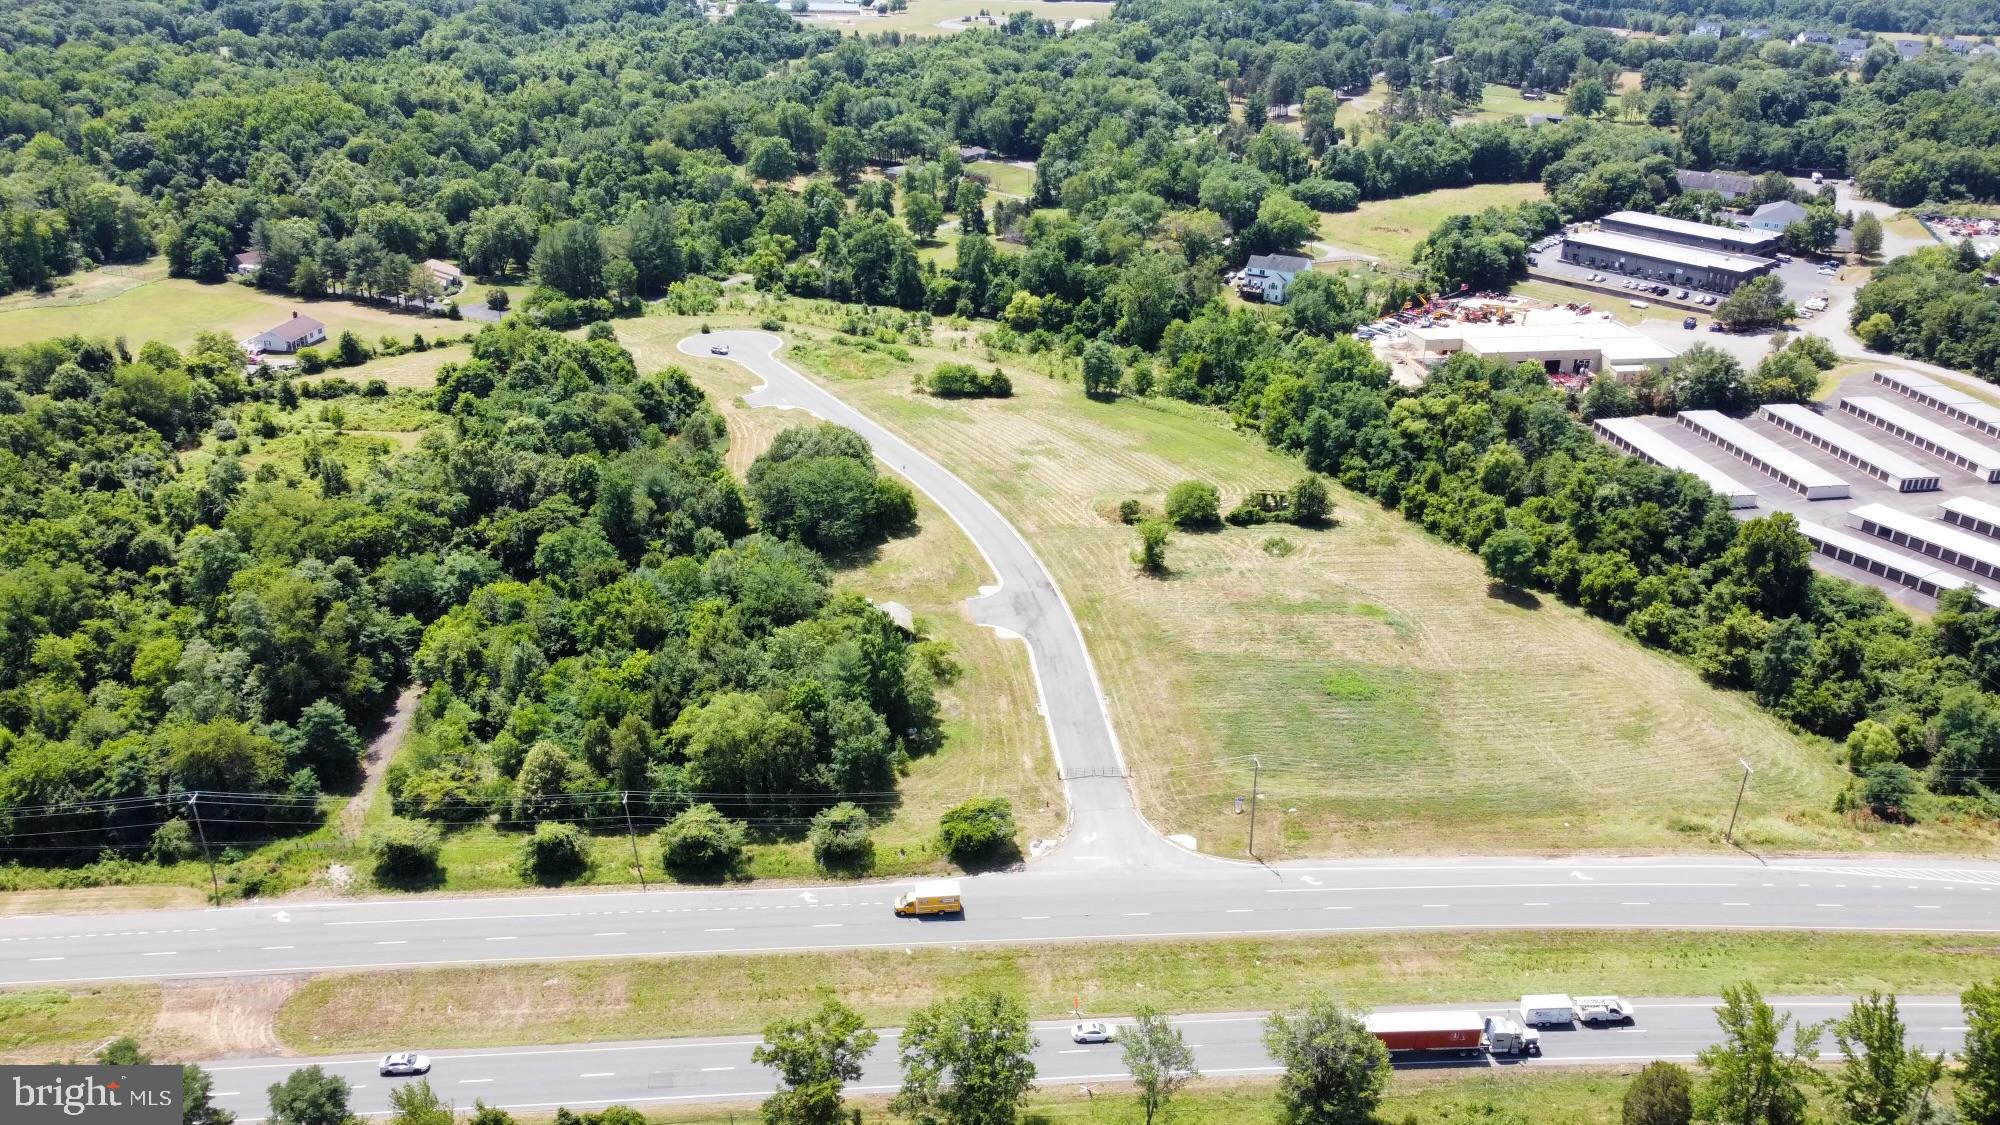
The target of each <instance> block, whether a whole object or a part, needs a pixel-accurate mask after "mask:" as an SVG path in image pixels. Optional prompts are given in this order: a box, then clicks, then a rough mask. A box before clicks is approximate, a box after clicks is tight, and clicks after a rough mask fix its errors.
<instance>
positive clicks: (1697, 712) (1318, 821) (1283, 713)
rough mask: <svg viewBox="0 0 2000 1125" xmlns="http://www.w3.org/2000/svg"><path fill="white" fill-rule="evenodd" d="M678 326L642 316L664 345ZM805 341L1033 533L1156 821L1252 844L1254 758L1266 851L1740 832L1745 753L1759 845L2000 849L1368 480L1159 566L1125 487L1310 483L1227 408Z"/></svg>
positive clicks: (844, 381)
mask: <svg viewBox="0 0 2000 1125" xmlns="http://www.w3.org/2000/svg"><path fill="white" fill-rule="evenodd" d="M711 319H715V318H711ZM679 331H680V328H679V326H678V325H674V324H671V323H670V322H667V321H665V320H646V321H642V322H637V323H631V324H626V325H621V326H620V328H619V332H620V335H621V337H623V338H625V339H626V340H627V341H628V343H635V344H638V345H639V346H640V347H641V348H642V353H643V354H647V355H656V356H664V355H666V354H668V351H669V349H671V347H672V342H673V340H674V339H676V338H677V335H678V332H679ZM788 334H789V335H790V337H791V338H792V339H794V340H796V341H801V342H802V343H801V346H798V347H796V349H795V352H794V354H793V355H792V358H793V360H794V362H796V363H798V364H799V365H801V366H802V367H804V368H805V369H807V370H808V371H818V372H819V373H821V374H822V375H829V374H830V376H831V377H830V378H829V382H831V383H837V389H838V392H839V393H840V394H841V395H842V396H843V397H845V398H847V399H848V400H849V401H850V402H852V403H854V404H855V405H857V406H859V407H860V408H862V409H864V410H867V411H869V412H870V413H871V414H872V415H873V416H874V417H876V418H878V419H880V420H882V421H883V422H884V423H885V424H888V425H890V426H891V427H892V428H895V429H897V430H898V431H899V432H901V433H902V434H904V435H905V436H906V437H908V438H909V439H910V440H911V441H912V442H913V443H914V444H916V445H917V446H918V447H919V448H921V449H923V450H925V451H926V452H928V453H930V454H931V455H932V456H934V457H936V458H938V459H939V460H940V461H942V462H943V463H944V464H945V465H946V466H948V467H950V468H951V469H952V470H954V471H955V472H957V473H958V474H959V475H960V476H962V477H963V478H965V479H966V480H967V481H968V482H969V483H971V484H972V485H973V486H974V487H975V488H977V489H979V490H980V491H981V492H983V493H984V494H985V495H986V496H987V497H988V498H990V499H991V500H992V501H993V502H994V503H995V504H996V505H997V506H998V507H999V508H1000V510H1001V511H1002V512H1003V513H1004V514H1006V515H1007V516H1008V517H1009V518H1010V519H1011V520H1012V521H1013V522H1014V523H1015V525H1016V526H1017V527H1019V528H1020V529H1021V531H1022V532H1023V533H1024V534H1025V535H1026V536H1027V537H1028V538H1029V540H1030V541H1031V542H1033V543H1034V544H1035V546H1036V547H1037V549H1038V551H1039V552H1040V554H1041V556H1042V558H1043V559H1044V560H1045V561H1046V562H1047V563H1048V565H1049V566H1050V568H1051V569H1052V570H1053V572H1054V574H1055V577H1056V579H1057V581H1058V582H1060V583H1061V584H1062V586H1063V588H1064V591H1065V593H1066V594H1067V596H1068V598H1069V601H1070V604H1071V605H1072V606H1073V607H1074V608H1075V609H1076V611H1077V613H1078V615H1079V617H1080V619H1081V621H1082V625H1083V629H1084V633H1085V637H1086V640H1087V642H1088V643H1089V645H1090V647H1091V652H1092V656H1093V659H1094V660H1095V661H1096V663H1097V666H1098V670H1099V673H1100V675H1101V677H1102V679H1103V682H1104V687H1105V690H1106V692H1107V693H1108V695H1109V697H1110V706H1111V708H1112V716H1113V720H1114V723H1115V724H1116V727H1117V730H1118V734H1119V737H1120V740H1121V742H1122V743H1123V745H1124V748H1125V753H1126V756H1127V758H1128V760H1130V761H1131V762H1132V763H1133V766H1134V769H1135V771H1136V775H1137V776H1136V780H1135V784H1136V785H1137V787H1138V789H1139V791H1140V794H1141V798H1142V800H1143V801H1144V802H1145V805H1146V810H1147V814H1148V816H1149V817H1151V818H1152V819H1153V822H1154V823H1155V824H1157V825H1159V826H1160V827H1161V828H1162V829H1163V830H1164V831H1168V832H1185V833H1189V834H1191V835H1193V836H1195V837H1196V838H1197V840H1198V841H1199V843H1200V845H1201V847H1202V848H1203V849H1204V850H1208V851H1213V852H1217V853H1221V854H1242V852H1243V851H1244V846H1245V843H1246V840H1245V836H1246V831H1245V820H1244V818H1243V817H1240V816H1238V815H1236V814H1235V813H1234V798H1235V797H1237V796H1247V795H1248V794H1249V792H1250V786H1251V762H1250V759H1251V756H1252V755H1258V756H1261V758H1262V761H1263V766H1264V769H1263V776H1262V784H1263V795H1264V805H1263V808H1264V811H1265V817H1266V819H1265V821H1264V823H1263V826H1262V829H1261V831H1260V835H1259V852H1260V854H1262V855H1263V856H1265V857H1267V858H1281V857H1291V856H1305V855H1323V854H1332V853H1342V852H1362V853H1372V854H1382V853H1451V852H1466V851H1474V852H1477V851H1504V852H1521V851H1568V850H1592V849H1596V850H1621V849H1632V850H1659V849H1686V848H1709V847H1719V846H1721V839H1720V837H1721V832H1722V829H1723V826H1724V823H1725V822H1726V820H1727V819H1728V816H1729V811H1730V802H1731V801H1732V799H1733V798H1734V797H1735V792H1736V783H1737V780H1738V778H1739V776H1740V775H1741V767H1740V765H1739V764H1738V762H1739V759H1741V760H1747V761H1749V762H1751V763H1752V764H1753V765H1754V766H1755V767H1756V771H1757V772H1756V775H1755V783H1754V784H1753V785H1752V786H1751V788H1750V791H1749V793H1748V795H1747V797H1746V799H1745V802H1744V811H1743V817H1742V823H1740V824H1739V826H1738V830H1737V836H1738V839H1739V840H1741V841H1743V842H1744V843H1745V844H1746V845H1748V846H1751V847H1753V848H1767V849H1787V850H1809V849H1819V848H1836V847H1838V848H1866V847H1870V846H1883V847H1894V848H1897V849H1902V850H1924V849H1940V848H1943V849H1951V848H1964V847H1972V846H1985V845H1988V844H1990V837H1986V836H1981V835H1977V830H1976V829H1966V828H1960V827H1954V826H1952V825H1949V824H1922V825H1918V826H1916V827H1915V828H1911V829H1898V830H1889V829H1878V827H1877V826H1873V825H1872V824H1869V823H1856V822H1850V821H1849V820H1848V819H1846V818H1844V817H1838V816H1836V815H1835V814H1833V813H1832V812H1831V806H1832V802H1833V798H1834V796H1835V794H1836V792H1837V791H1838V790H1839V788H1840V787H1841V786H1842V784H1844V781H1845V775H1844V771H1843V770H1842V769H1841V768H1840V767H1839V766H1838V764H1837V755H1836V752H1835V750H1834V748H1832V747H1831V746H1829V745H1827V744H1824V743H1822V742H1819V741H1815V740H1809V739H1804V738H1801V737H1798V736H1796V735H1794V734H1792V733H1791V732H1789V731H1787V730H1786V729H1785V728H1784V727H1783V726H1781V725H1780V724H1779V723H1777V722H1776V721H1774V720H1772V719H1771V718H1769V717H1768V716H1767V715H1765V714H1764V713H1763V712H1761V711H1760V710H1759V709H1758V708H1757V707H1756V706H1755V705H1754V704H1753V703H1752V702H1751V701H1750V700H1749V699H1748V698H1747V697H1746V696H1743V695H1738V694H1731V693H1725V692H1720V691H1716V690H1714V689H1712V688H1709V687H1708V686H1706V685H1705V684H1703V683H1702V682H1701V681H1700V679H1699V678H1698V677H1697V676H1696V675H1695V674H1694V673H1693V671H1692V670H1690V669H1689V668H1688V667H1686V666H1685V665H1683V664H1681V663H1678V662H1676V661H1674V660H1672V659H1670V658H1668V657H1666V656H1663V655H1661V654H1659V653H1657V652H1653V651H1651V650H1647V649H1645V648H1642V647H1641V646H1639V645H1638V644H1637V643H1636V642H1633V641H1631V640H1630V639H1628V638H1627V637H1626V636H1624V635H1623V634H1622V633H1621V632H1619V631H1618V630H1616V629H1614V628H1612V627H1610V626H1608V625H1606V624H1604V623H1603V622H1600V621H1596V620H1593V619H1591V618H1589V617H1586V616H1585V615H1583V614H1582V613H1580V612H1578V611H1576V610H1573V609H1570V608H1568V607H1565V606H1563V605H1561V604H1559V603H1556V602H1555V601H1553V600H1552V599H1546V598H1542V599H1536V600H1534V601H1532V602H1526V601H1521V600H1509V599H1504V598H1500V597H1495V596H1492V595H1490V594H1489V593H1488V589H1487V584H1486V580H1485V576H1484V574H1483V573H1482V571H1481V569H1480V566H1479V563H1478V560H1477V559H1476V558H1474V557H1473V556H1472V555H1470V554H1469V553H1467V552H1464V551H1462V550H1459V549H1457V548H1455V547H1451V546H1449V545H1446V544H1444V543H1441V542H1438V541H1436V540H1434V539H1432V538H1430V537H1428V536H1426V535H1424V534H1423V533H1422V532H1421V531H1419V530H1418V529H1416V528H1414V527H1412V526H1411V525H1410V524H1408V523H1407V522H1406V521H1404V520H1403V519H1402V517H1401V516H1399V515H1397V514H1395V513H1393V512H1385V511H1382V510H1381V509H1380V508H1379V507H1378V506H1377V505H1375V504H1374V502H1373V501H1371V500H1369V499H1367V498H1366V497H1362V496H1357V495H1354V494H1351V493H1347V492H1345V491H1342V490H1339V489H1336V490H1335V493H1334V494H1335V506H1336V514H1337V517H1338V520H1339V525H1338V526H1337V527H1334V528H1332V529H1330V530H1316V531H1302V530H1298V529H1293V528H1289V527H1281V528H1251V529H1233V528H1232V529H1226V530H1221V531H1216V532H1211V533H1205V534H1180V535H1176V536H1175V537H1174V539H1173V542H1172V544H1171V545H1170V546H1169V548H1168V558H1169V562H1170V565H1171V567H1172V571H1173V573H1172V575H1171V576H1170V577H1169V578H1167V579H1166V580H1164V581H1161V580H1154V579H1146V578H1141V577H1139V576H1137V575H1136V574H1135V573H1134V571H1133V568H1132V565H1131V563H1130V561H1129V555H1130V552H1131V550H1132V544H1133V534H1132V531H1131V529H1130V528H1127V527H1125V526H1124V525H1122V524H1120V523H1119V522H1117V520H1116V519H1115V518H1113V514H1114V512H1115V509H1116V507H1117V505H1118V503H1119V501H1120V500H1122V499H1125V498H1128V497H1129V498H1136V499H1138V500H1140V501H1141V502H1142V503H1144V504H1145V505H1146V506H1147V507H1149V508H1152V509H1154V510H1157V509H1158V507H1159V505H1160V504H1161V502H1162V499H1163V497H1164V494H1165V492H1166V490H1167V488H1168V487H1170V486H1171V485H1172V484H1173V483H1175V482H1177V481H1179V480H1183V479H1189V478H1201V479H1206V480H1209V481H1211V482H1213V483H1214V484H1216V485H1217V486H1218V487H1219V488H1220V490H1221V492H1222V495H1223V506H1224V507H1225V508H1227V507H1228V506H1230V505H1231V504H1233V503H1234V502H1235V501H1236V500H1237V499H1238V498H1240V497H1241V496H1243V495H1244V494H1245V493H1246V492H1247V491H1249V490H1252V489H1262V488H1283V487H1287V486H1289V485H1290V484H1291V482H1292V481H1294V480H1295V479H1297V477H1298V476H1299V474H1300V468H1299V466H1298V464H1297V463H1296V462H1295V461H1292V460H1290V459H1287V458H1283V457H1279V456H1276V455H1274V454H1272V453H1269V452H1267V451H1266V450H1264V449H1263V448H1262V447H1261V444H1260V443H1259V442H1257V441H1256V440H1255V439H1254V438H1252V437H1250V436H1247V435H1243V434H1239V433H1236V432H1233V431H1232V430H1231V429H1230V428H1229V426H1228V425H1227V423H1226V422H1225V421H1224V420H1223V419H1222V418H1221V417H1220V416H1219V415H1217V414H1215V413H1213V412H1210V411H1205V410H1199V409H1195V408H1192V407H1187V406H1184V405H1182V404H1178V403H1173V402H1167V401H1143V402H1133V401H1122V402H1115V403H1098V402H1091V401H1088V400H1086V399H1084V398H1083V396H1082V395H1081V393H1080V392H1079V391H1078V389H1077V386H1076V384H1075V382H1073V381H1063V380H1059V379H1055V378H1051V377H1048V376H1046V375H1043V374H1039V373H1036V372H1035V371H1033V370H1031V369H1030V368H1028V367H1026V366H1025V365H1023V364H1022V363H1019V362H1014V361H1013V360H1012V359H1009V360H1008V362H1006V363H1005V366H1006V367H1007V368H1008V370H1009V372H1010V374H1012V376H1013V381H1014V387H1015V395H1014V397H1013V398H1012V399H1008V400H1001V401H979V402H944V401H939V400H936V399H932V398H929V397H928V396H923V395H919V394H916V393H914V392H913V391H911V389H910V376H911V374H912V372H913V371H917V370H922V371H928V370H929V368H930V367H931V366H932V365H934V364H935V363H937V362H940V361H943V360H947V359H965V358H968V355H967V353H966V352H964V351H961V352H953V351H951V350H948V349H945V348H936V347H926V348H915V349H912V351H913V352H914V356H913V361H912V362H910V363H903V362H901V361H898V360H895V359H892V358H890V357H889V356H887V355H883V354H880V353H862V352H859V351H857V350H855V349H852V348H836V347H832V346H829V345H827V344H826V341H827V339H828V338H829V337H830V333H828V332H826V331H824V330H820V329H812V328H802V329H797V330H793V331H790V332H789V333H788ZM648 336H651V337H653V338H655V339H657V340H658V341H659V343H658V345H656V346H652V347H649V346H647V345H645V344H643V343H641V342H642V341H644V340H645V339H646V338H647V337H648ZM968 347H976V346H975V345H968ZM835 357H838V358H837V359H836V358H835ZM974 358H975V359H976V360H977V361H979V362H986V361H987V360H986V359H984V358H980V357H976V356H975V357H974ZM696 366H697V367H698V368H700V370H701V371H702V375H701V377H702V378H703V379H712V378H713V377H714V372H712V371H710V370H709V369H708V368H707V366H706V365H696ZM1274 539H1282V540H1283V541H1284V547H1283V548H1278V547H1276V545H1274V544H1272V543H1271V542H1270V541H1272V540H1274ZM1281 552H1282V553H1281Z"/></svg>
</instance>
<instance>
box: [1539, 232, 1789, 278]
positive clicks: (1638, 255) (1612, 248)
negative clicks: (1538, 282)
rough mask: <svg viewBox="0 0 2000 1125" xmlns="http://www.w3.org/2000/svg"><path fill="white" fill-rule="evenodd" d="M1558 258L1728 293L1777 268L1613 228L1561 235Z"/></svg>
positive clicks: (1766, 261) (1757, 260) (1759, 260)
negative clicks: (1559, 256) (1559, 255)
mask: <svg viewBox="0 0 2000 1125" xmlns="http://www.w3.org/2000/svg"><path fill="white" fill-rule="evenodd" d="M1562 260H1563V261H1565V262H1568V263H1570V264H1571V265H1576V266H1583V267H1586V268H1589V269H1603V270H1609V271H1611V272H1612V273H1620V274H1627V275H1629V276H1632V277H1643V278H1648V279H1651V280H1655V281H1662V282H1668V283H1671V284H1675V285H1686V286H1692V287H1694V288H1696V289H1707V290H1710V291H1712V292H1716V293H1729V292H1733V291H1735V289H1736V287H1737V286H1739V285H1742V284H1743V283H1744V282H1746V281H1749V280H1751V279H1752V278H1757V277H1762V276H1763V275H1764V274H1767V273H1770V272H1771V271H1772V270H1773V269H1775V268H1777V265H1778V263H1777V262H1776V261H1775V260H1773V259H1770V258H1754V257H1751V256H1749V255H1746V254H1732V253H1728V252H1726V251H1721V250H1709V249H1704V248H1702V247H1699V246H1689V245H1684V244H1680V243H1674V242H1662V241H1660V240H1659V239H1656V238H1645V237H1641V236H1639V235H1636V234H1626V233H1623V232H1620V231H1614V230H1586V231H1575V232H1573V233H1571V234H1567V235H1564V236H1563V244H1562Z"/></svg>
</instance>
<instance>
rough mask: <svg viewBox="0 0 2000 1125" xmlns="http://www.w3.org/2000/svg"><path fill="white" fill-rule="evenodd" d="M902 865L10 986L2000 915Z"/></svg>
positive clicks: (1352, 880)
mask: <svg viewBox="0 0 2000 1125" xmlns="http://www.w3.org/2000/svg"><path fill="white" fill-rule="evenodd" d="M906 885H907V884H894V883H865V884H839V885H831V886H823V887H815V888H810V889H801V888H797V887H790V888H757V887H750V888H740V889H739V888H727V889H715V890H653V891H621V892H595V893H594V892H567V893H545V894H524V895H515V896H507V897H426V898H405V899H388V900H375V901H334V902H324V903H285V904H278V903H266V904H261V905H259V904H252V905H244V906H235V907H229V908H225V909H220V910H216V909H207V910H168V911H145V912H135V913H130V914H124V915H111V916H105V915H98V916H81V915H35V916H20V917H13V918H5V919H0V985H24V984H53V983H77V982H86V981H103V980H132V979H168V978H201V977H223V976H237V975H245V974H254V973H284V972H312V971H336V970H350V969H381V968H394V967H399V966H421V965H473V964H483V963H499V962H514V961H564V960H586V959H600V958H615V957H658V956H670V955H678V954H700V953H730V952H767V953H777V952H792V951H799V950H813V949H819V950H832V949H857V948H887V949H904V948H914V947H918V946H932V945H965V944H977V943H1007V944H1026V943H1034V942H1054V941H1069V940H1114V939H1129V938H1164V937H1223V936H1237V935H1257V934H1273V935H1275V934H1293V933H1359V932H1371V931H1391V930H1405V931H1408V930H1446V929H1468V928H1470V929H1477V928H1495V929H1529V928H1621V927H1631V928H1666V927H1689V928H1701V927H1713V928H1719V929H1720V928H1729V929H1812V930H1864V931H1865V930H1909V931H1931V932H1952V931H1960V932H2000V866H1996V865H1976V864H1954V865H1953V866H1951V867H1888V866H1881V867H1877V866H1865V865H1847V864H1837V863H1811V862H1796V863H1790V862H1788V863H1773V864H1768V865H1766V864H1759V863H1756V862H1754V861H1747V860H1728V859H1717V860H1605V859H1579V860H1490V861H1467V862H1444V863H1428V864H1408V863H1349V864H1327V865H1320V866H1313V867H1304V866H1302V867H1281V868H1259V867H1248V866H1233V865H1222V864H1217V865H1213V866H1202V867H1195V868H1191V869H1188V870H1185V871H1180V872H1168V871H1157V870H1154V869H1149V868H1140V869H1135V870H1133V871H1128V872H1122V873H1119V874H1116V875H1108V874H1103V873H1097V872H1091V871H1086V870H1076V869H1071V870H1063V869H1043V868H1041V867H1039V866H1036V865H1030V867H1029V868H1028V869H1027V870H1025V871H1020V872H1008V873H999V874H991V875H981V876H976V877H971V878H967V879H965V880H963V887H964V897H965V901H966V912H965V915H964V917H963V918H928V919H910V918H897V917H896V916H895V915H894V914H893V913H892V911H891V909H890V901H891V899H892V898H893V897H894V895H895V894H896V893H897V891H898V890H899V889H901V888H902V887H903V886H906Z"/></svg>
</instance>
